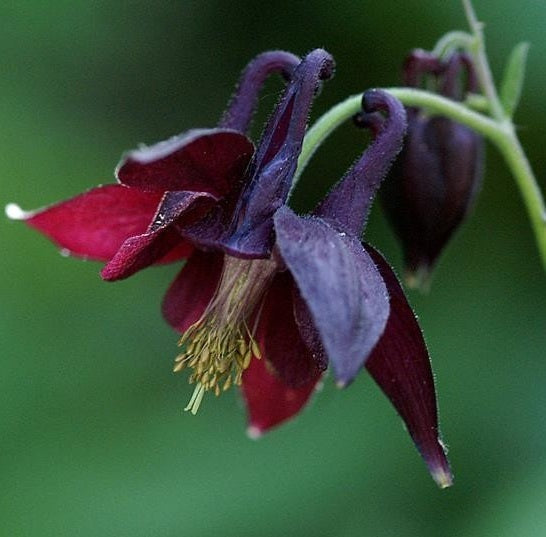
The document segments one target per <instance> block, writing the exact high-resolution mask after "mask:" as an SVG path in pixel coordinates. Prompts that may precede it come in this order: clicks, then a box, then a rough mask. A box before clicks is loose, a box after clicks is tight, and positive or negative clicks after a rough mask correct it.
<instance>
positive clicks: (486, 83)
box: [463, 0, 507, 121]
mask: <svg viewBox="0 0 546 537" xmlns="http://www.w3.org/2000/svg"><path fill="white" fill-rule="evenodd" d="M463 5H464V10H465V13H466V18H467V19H468V25H469V26H470V29H471V30H472V33H473V34H474V39H473V42H472V43H470V45H469V46H467V49H468V50H469V51H470V52H471V54H472V57H473V59H474V64H475V67H476V73H477V75H478V79H479V81H480V86H481V87H482V90H483V92H484V94H485V96H486V97H487V100H488V101H489V108H490V110H491V114H492V116H493V117H494V118H495V119H496V120H497V121H506V120H507V117H506V114H505V112H504V109H503V107H502V104H501V102H500V99H499V95H498V93H497V88H496V86H495V83H494V82H493V75H492V74H491V69H490V67H489V62H488V61H487V54H486V52H485V39H484V37H483V24H482V23H481V22H480V21H478V18H477V17H476V13H475V12H474V8H473V7H472V2H471V1H470V0H463Z"/></svg>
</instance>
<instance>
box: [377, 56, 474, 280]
mask: <svg viewBox="0 0 546 537" xmlns="http://www.w3.org/2000/svg"><path fill="white" fill-rule="evenodd" d="M423 80H426V81H427V82H429V85H430V83H431V82H432V83H434V84H435V86H436V88H437V92H438V93H439V94H440V95H442V96H444V97H447V98H449V99H452V100H454V101H463V100H464V99H465V96H466V95H467V94H469V93H476V92H477V91H478V85H477V80H476V75H475V72H474V67H473V64H472V60H471V59H470V57H469V56H468V55H467V54H463V53H454V54H452V55H451V56H449V57H448V58H446V59H445V60H441V59H440V58H438V57H437V56H435V55H434V54H431V53H428V52H425V51H423V50H419V49H418V50H414V51H412V53H411V54H410V55H409V56H408V57H407V58H406V61H405V63H404V84H405V85H406V86H409V87H419V86H420V85H421V84H422V82H423ZM407 113H408V134H407V137H406V141H405V144H404V148H403V150H402V152H401V154H400V155H399V157H398V158H397V160H396V161H395V163H394V165H393V167H392V170H391V172H390V173H389V176H388V178H387V180H386V181H385V184H384V186H383V188H382V189H381V193H380V194H381V196H380V197H381V201H382V205H383V207H384V209H385V212H386V215H387V217H388V219H389V220H390V222H391V224H392V226H393V228H394V230H395V232H396V234H397V236H398V238H399V239H400V242H401V244H402V248H403V251H404V262H405V268H406V275H407V281H408V283H410V284H411V285H413V286H426V284H427V283H428V280H429V277H430V272H431V270H432V268H433V267H434V265H435V263H436V261H437V259H438V256H439V255H440V253H441V252H442V251H443V249H444V247H445V246H446V244H447V242H448V241H449V239H450V238H451V236H452V235H453V233H454V232H455V231H456V229H457V228H458V227H459V225H460V224H461V222H462V221H463V219H464V217H465V216H466V215H467V213H468V211H469V208H470V206H471V205H472V202H473V200H474V198H475V197H476V194H477V192H478V191H479V189H480V186H481V182H482V176H483V156H484V155H483V154H484V148H483V140H482V138H481V137H480V136H479V135H478V134H477V133H476V132H474V131H473V130H471V129H470V128H468V127H466V126H464V125H461V124H460V123H457V122H455V121H453V120H451V119H448V118H446V117H440V116H430V115H428V114H427V113H426V111H425V110H423V109H421V108H417V107H409V108H408V109H407Z"/></svg>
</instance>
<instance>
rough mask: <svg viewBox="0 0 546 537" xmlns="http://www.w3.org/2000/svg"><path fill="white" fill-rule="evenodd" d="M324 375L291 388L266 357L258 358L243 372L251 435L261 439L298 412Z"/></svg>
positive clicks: (243, 387)
mask: <svg viewBox="0 0 546 537" xmlns="http://www.w3.org/2000/svg"><path fill="white" fill-rule="evenodd" d="M319 380H320V375H317V377H316V378H313V379H311V380H309V381H308V382H307V383H306V384H304V385H303V386H300V387H299V388H291V387H289V386H287V385H286V384H284V383H283V382H282V380H281V379H280V378H279V377H278V376H277V375H276V374H274V373H272V372H271V371H270V370H269V368H268V365H267V363H266V361H265V360H263V359H262V360H258V359H256V358H254V359H253V360H251V362H250V366H249V367H248V369H246V370H245V372H244V373H243V385H242V393H243V397H244V400H245V404H246V408H247V415H248V429H247V432H248V435H249V436H250V437H251V438H258V437H260V436H261V435H262V434H263V433H265V432H267V431H268V430H269V429H271V428H273V427H276V426H277V425H280V424H281V423H283V422H284V421H286V420H289V419H290V418H292V417H294V416H295V415H296V414H298V413H299V412H300V411H301V410H302V409H303V407H304V406H305V404H306V403H307V401H308V400H309V398H310V397H311V395H312V394H313V392H314V391H315V388H316V386H317V383H318V381H319Z"/></svg>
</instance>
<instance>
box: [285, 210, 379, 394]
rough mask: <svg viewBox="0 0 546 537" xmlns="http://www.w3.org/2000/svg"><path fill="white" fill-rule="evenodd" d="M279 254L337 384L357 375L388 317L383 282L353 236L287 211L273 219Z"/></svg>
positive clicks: (314, 219)
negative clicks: (314, 329) (300, 298)
mask: <svg viewBox="0 0 546 537" xmlns="http://www.w3.org/2000/svg"><path fill="white" fill-rule="evenodd" d="M275 231H276V233H277V245H278V248H279V253H280V255H281V257H282V259H283V260H284V262H285V263H286V266H287V267H288V269H289V270H290V272H291V273H292V276H293V277H294V280H295V281H296V284H297V286H298V288H299V290H300V293H301V296H302V298H303V300H305V302H306V304H307V307H308V308H309V311H310V313H311V316H312V318H313V321H314V325H315V327H316V328H317V331H318V332H319V334H320V337H321V340H322V343H323V345H324V349H325V351H326V354H327V356H328V358H329V360H330V362H331V363H332V365H333V367H334V371H335V374H336V378H337V380H338V382H339V383H340V384H342V385H346V384H347V383H349V382H350V381H351V380H353V378H354V377H355V375H356V374H357V373H358V371H359V370H360V368H361V367H362V365H363V364H364V362H365V360H366V359H367V357H368V355H369V353H370V352H371V350H372V349H373V347H374V346H375V344H376V343H377V341H378V340H379V338H380V336H381V334H382V333H383V330H384V328H385V324H386V322H387V318H388V315H389V298H388V295H387V289H386V288H385V284H384V283H383V279H382V278H381V276H380V275H379V272H378V271H377V268H376V267H375V265H374V263H373V261H372V260H371V258H370V256H369V255H368V254H367V253H366V252H365V251H364V249H363V247H362V245H361V244H360V242H359V241H358V239H356V238H355V237H351V236H350V235H347V234H345V233H343V232H342V233H339V232H337V231H336V230H334V229H333V228H332V227H330V226H329V225H328V224H327V223H326V222H324V221H323V220H321V219H319V218H312V217H308V218H301V217H298V216H296V215H295V214H294V213H293V212H292V211H291V210H290V209H288V208H287V207H283V208H281V209H280V210H279V211H278V212H277V214H276V215H275Z"/></svg>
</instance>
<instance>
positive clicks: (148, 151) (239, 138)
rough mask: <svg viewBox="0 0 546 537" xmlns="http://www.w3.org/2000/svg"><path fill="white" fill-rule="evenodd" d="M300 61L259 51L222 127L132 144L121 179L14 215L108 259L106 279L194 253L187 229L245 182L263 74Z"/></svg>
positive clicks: (65, 244) (12, 210) (78, 250)
mask: <svg viewBox="0 0 546 537" xmlns="http://www.w3.org/2000/svg"><path fill="white" fill-rule="evenodd" d="M298 63H299V58H297V57H296V56H294V55H293V54H289V53H287V52H283V51H273V52H266V53H264V54H261V55H259V56H258V57H257V58H256V59H254V60H253V61H252V62H251V63H250V64H249V65H248V66H247V68H246V69H245V71H244V72H243V75H242V77H241V81H240V83H239V86H238V88H237V91H236V92H235V95H234V96H233V98H232V101H231V103H230V106H229V108H228V110H227V111H226V113H225V114H224V116H223V118H222V121H221V122H220V126H219V127H217V128H214V129H196V130H192V131H189V132H186V133H183V134H181V135H178V136H175V137H173V138H171V139H169V140H167V141H165V142H161V143H158V144H156V145H153V146H151V147H145V148H141V149H137V150H135V151H131V152H129V153H128V154H127V155H126V156H125V157H124V158H123V160H122V162H121V163H120V164H119V166H118V168H117V170H116V176H117V179H118V184H113V185H105V186H99V187H97V188H94V189H92V190H90V191H88V192H86V193H84V194H80V195H79V196H76V197H75V198H72V199H70V200H67V201H64V202H61V203H58V204H56V205H53V206H51V207H47V208H45V209H41V210H39V211H34V212H31V213H25V212H23V211H21V210H20V209H18V207H17V206H15V205H11V206H10V207H9V215H10V216H12V217H15V218H19V219H24V220H26V222H27V224H28V225H30V226H31V227H33V228H35V229H37V230H38V231H41V232H42V233H44V234H45V235H46V236H48V237H49V238H50V239H51V240H53V241H54V242H55V243H56V244H58V245H59V246H60V247H61V248H63V250H64V251H66V252H68V253H71V254H74V255H78V256H81V257H85V258H89V259H95V260H100V261H107V264H106V266H105V267H104V268H103V270H102V277H103V278H104V279H106V280H118V279H122V278H126V277H128V276H130V275H132V274H134V273H135V272H137V271H138V270H140V269H142V268H145V267H147V266H149V265H151V264H156V263H166V262H170V261H175V260H177V259H181V258H185V257H188V256H189V255H191V253H192V252H193V250H194V245H193V244H192V242H191V241H189V240H187V239H186V238H184V237H183V235H182V233H181V230H183V229H184V228H186V227H189V226H190V225H192V224H194V223H195V222H197V221H198V220H199V219H200V218H202V217H203V216H204V215H205V214H207V213H208V212H209V211H211V210H212V209H214V208H215V207H216V206H218V205H219V204H223V205H229V202H230V201H231V202H233V200H234V199H236V198H237V196H238V193H239V192H240V190H241V188H242V186H243V179H244V174H245V172H246V169H247V167H248V164H249V162H250V160H251V158H252V155H253V152H254V147H253V144H252V142H251V141H250V140H248V138H246V136H245V135H244V131H246V130H247V128H248V126H249V123H250V121H251V118H252V114H253V111H254V107H255V105H256V102H257V99H258V92H259V90H260V88H261V86H262V84H263V82H264V80H265V78H266V77H267V76H268V75H269V74H270V73H273V72H281V73H282V74H283V75H284V76H285V77H287V78H288V77H289V76H290V75H291V73H292V72H293V70H294V68H295V66H296V65H298Z"/></svg>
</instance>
